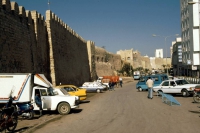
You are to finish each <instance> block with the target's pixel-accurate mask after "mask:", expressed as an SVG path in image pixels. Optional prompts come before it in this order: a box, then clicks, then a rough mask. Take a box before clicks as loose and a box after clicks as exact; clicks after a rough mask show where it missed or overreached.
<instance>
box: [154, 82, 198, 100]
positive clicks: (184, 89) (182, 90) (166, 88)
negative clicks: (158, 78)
mask: <svg viewBox="0 0 200 133" xmlns="http://www.w3.org/2000/svg"><path fill="white" fill-rule="evenodd" d="M196 85H198V84H190V83H189V82H188V81H187V80H184V79H174V80H165V81H163V82H162V83H161V84H160V85H159V86H155V87H153V91H155V92H159V91H160V92H163V93H171V94H182V96H184V97H186V96H189V95H190V94H193V91H194V89H195V86H196Z"/></svg>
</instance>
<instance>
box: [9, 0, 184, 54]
mask: <svg viewBox="0 0 200 133" xmlns="http://www.w3.org/2000/svg"><path fill="white" fill-rule="evenodd" d="M11 1H15V2H17V3H18V5H19V6H23V7H24V8H25V10H30V11H32V10H36V11H38V12H39V13H40V14H42V15H43V16H45V12H46V10H48V9H49V8H50V10H51V11H52V12H53V13H55V14H56V15H57V16H58V17H59V18H60V19H62V20H63V21H64V22H65V23H66V24H67V25H69V26H70V27H71V28H72V29H73V30H75V31H76V33H78V34H79V35H80V36H82V37H83V38H84V39H85V40H91V41H94V42H95V45H96V46H98V47H102V46H104V47H105V49H106V50H107V51H108V52H111V53H116V52H117V51H119V50H125V49H131V48H133V50H138V51H140V53H141V55H148V56H150V57H153V56H155V50H156V49H164V57H165V56H166V55H167V56H168V57H169V56H170V54H169V52H170V46H171V43H172V41H174V40H175V38H176V37H175V36H171V37H169V38H167V40H166V45H165V39H164V37H153V36H152V34H157V35H160V36H170V35H175V34H179V36H180V35H181V24H180V22H181V21H180V0H49V1H50V6H48V4H47V3H48V0H11ZM166 48H167V49H166ZM166 51H167V53H166Z"/></svg>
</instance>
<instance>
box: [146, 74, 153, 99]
mask: <svg viewBox="0 0 200 133" xmlns="http://www.w3.org/2000/svg"><path fill="white" fill-rule="evenodd" d="M146 84H147V87H148V96H147V97H148V98H149V99H153V85H154V82H153V80H152V79H151V77H149V78H148V80H147V82H146Z"/></svg>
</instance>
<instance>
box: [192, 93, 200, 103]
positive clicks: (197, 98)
mask: <svg viewBox="0 0 200 133" xmlns="http://www.w3.org/2000/svg"><path fill="white" fill-rule="evenodd" d="M193 99H194V101H195V102H196V103H200V96H199V95H198V94H195V95H194V96H193Z"/></svg>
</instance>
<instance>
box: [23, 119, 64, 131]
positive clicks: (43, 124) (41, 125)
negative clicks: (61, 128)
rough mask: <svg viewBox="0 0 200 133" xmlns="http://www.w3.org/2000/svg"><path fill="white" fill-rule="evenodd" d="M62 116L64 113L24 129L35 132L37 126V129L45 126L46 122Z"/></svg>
mask: <svg viewBox="0 0 200 133" xmlns="http://www.w3.org/2000/svg"><path fill="white" fill-rule="evenodd" d="M61 117H62V115H57V116H54V117H53V118H51V119H47V120H44V121H42V122H41V123H38V124H37V125H35V126H33V127H30V128H28V129H27V130H25V131H23V133H33V132H34V131H35V130H36V128H37V130H38V129H40V128H41V127H43V126H45V125H46V124H48V123H50V122H52V121H55V120H58V119H60V118H61Z"/></svg>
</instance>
